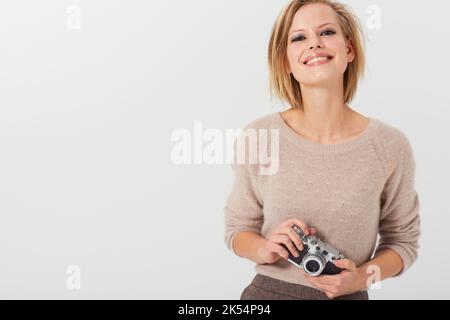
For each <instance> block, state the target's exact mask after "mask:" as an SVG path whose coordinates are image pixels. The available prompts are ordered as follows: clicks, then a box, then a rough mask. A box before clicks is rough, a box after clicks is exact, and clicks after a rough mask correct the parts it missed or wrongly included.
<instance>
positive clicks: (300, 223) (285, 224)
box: [280, 218, 309, 235]
mask: <svg viewBox="0 0 450 320" xmlns="http://www.w3.org/2000/svg"><path fill="white" fill-rule="evenodd" d="M293 224H296V225H297V226H299V227H300V228H301V229H302V230H303V233H304V234H305V235H309V230H308V226H307V225H306V223H304V222H303V221H302V220H299V219H296V218H291V219H289V220H287V221H285V222H283V223H282V224H281V225H280V226H281V227H289V228H291V229H292V225H293Z"/></svg>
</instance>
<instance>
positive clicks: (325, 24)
mask: <svg viewBox="0 0 450 320" xmlns="http://www.w3.org/2000/svg"><path fill="white" fill-rule="evenodd" d="M329 24H332V25H334V23H332V22H327V23H324V24H322V25H320V26H318V27H317V29H320V28H322V27H324V26H327V25H329ZM297 31H305V30H304V29H298V30H294V31H291V33H289V34H290V35H291V34H293V33H294V32H297Z"/></svg>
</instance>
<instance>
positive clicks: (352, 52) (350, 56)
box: [347, 40, 355, 63]
mask: <svg viewBox="0 0 450 320" xmlns="http://www.w3.org/2000/svg"><path fill="white" fill-rule="evenodd" d="M353 60H355V50H354V47H353V43H352V41H351V40H347V61H348V63H350V62H352V61H353Z"/></svg>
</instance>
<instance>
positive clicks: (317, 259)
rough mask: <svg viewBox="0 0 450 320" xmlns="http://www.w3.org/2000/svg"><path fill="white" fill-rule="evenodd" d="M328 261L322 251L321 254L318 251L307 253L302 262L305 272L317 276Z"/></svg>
mask: <svg viewBox="0 0 450 320" xmlns="http://www.w3.org/2000/svg"><path fill="white" fill-rule="evenodd" d="M326 262H327V261H326V259H325V257H324V256H323V255H322V254H321V253H320V254H316V253H312V254H307V255H306V256H305V257H304V258H303V262H302V263H303V269H304V270H305V272H306V273H307V274H309V275H310V276H313V277H315V276H318V275H319V274H321V273H322V271H323V268H324V267H325V264H326Z"/></svg>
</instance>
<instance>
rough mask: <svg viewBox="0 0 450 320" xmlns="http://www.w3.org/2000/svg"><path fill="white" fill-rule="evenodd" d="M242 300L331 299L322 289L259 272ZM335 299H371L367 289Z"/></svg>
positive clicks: (242, 296) (244, 292)
mask: <svg viewBox="0 0 450 320" xmlns="http://www.w3.org/2000/svg"><path fill="white" fill-rule="evenodd" d="M240 299H241V300H330V299H329V298H328V297H327V296H326V294H325V293H323V292H322V291H320V290H317V289H314V288H310V287H306V286H302V285H299V284H295V283H290V282H285V281H281V280H278V279H273V278H270V277H267V276H264V275H262V274H257V275H256V276H255V277H254V278H253V280H252V282H251V283H250V284H249V285H248V286H247V287H246V288H245V289H244V291H243V292H242V294H241V298H240ZM335 300H369V294H368V293H367V291H360V292H355V293H352V294H349V295H345V296H340V297H337V298H335Z"/></svg>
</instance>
